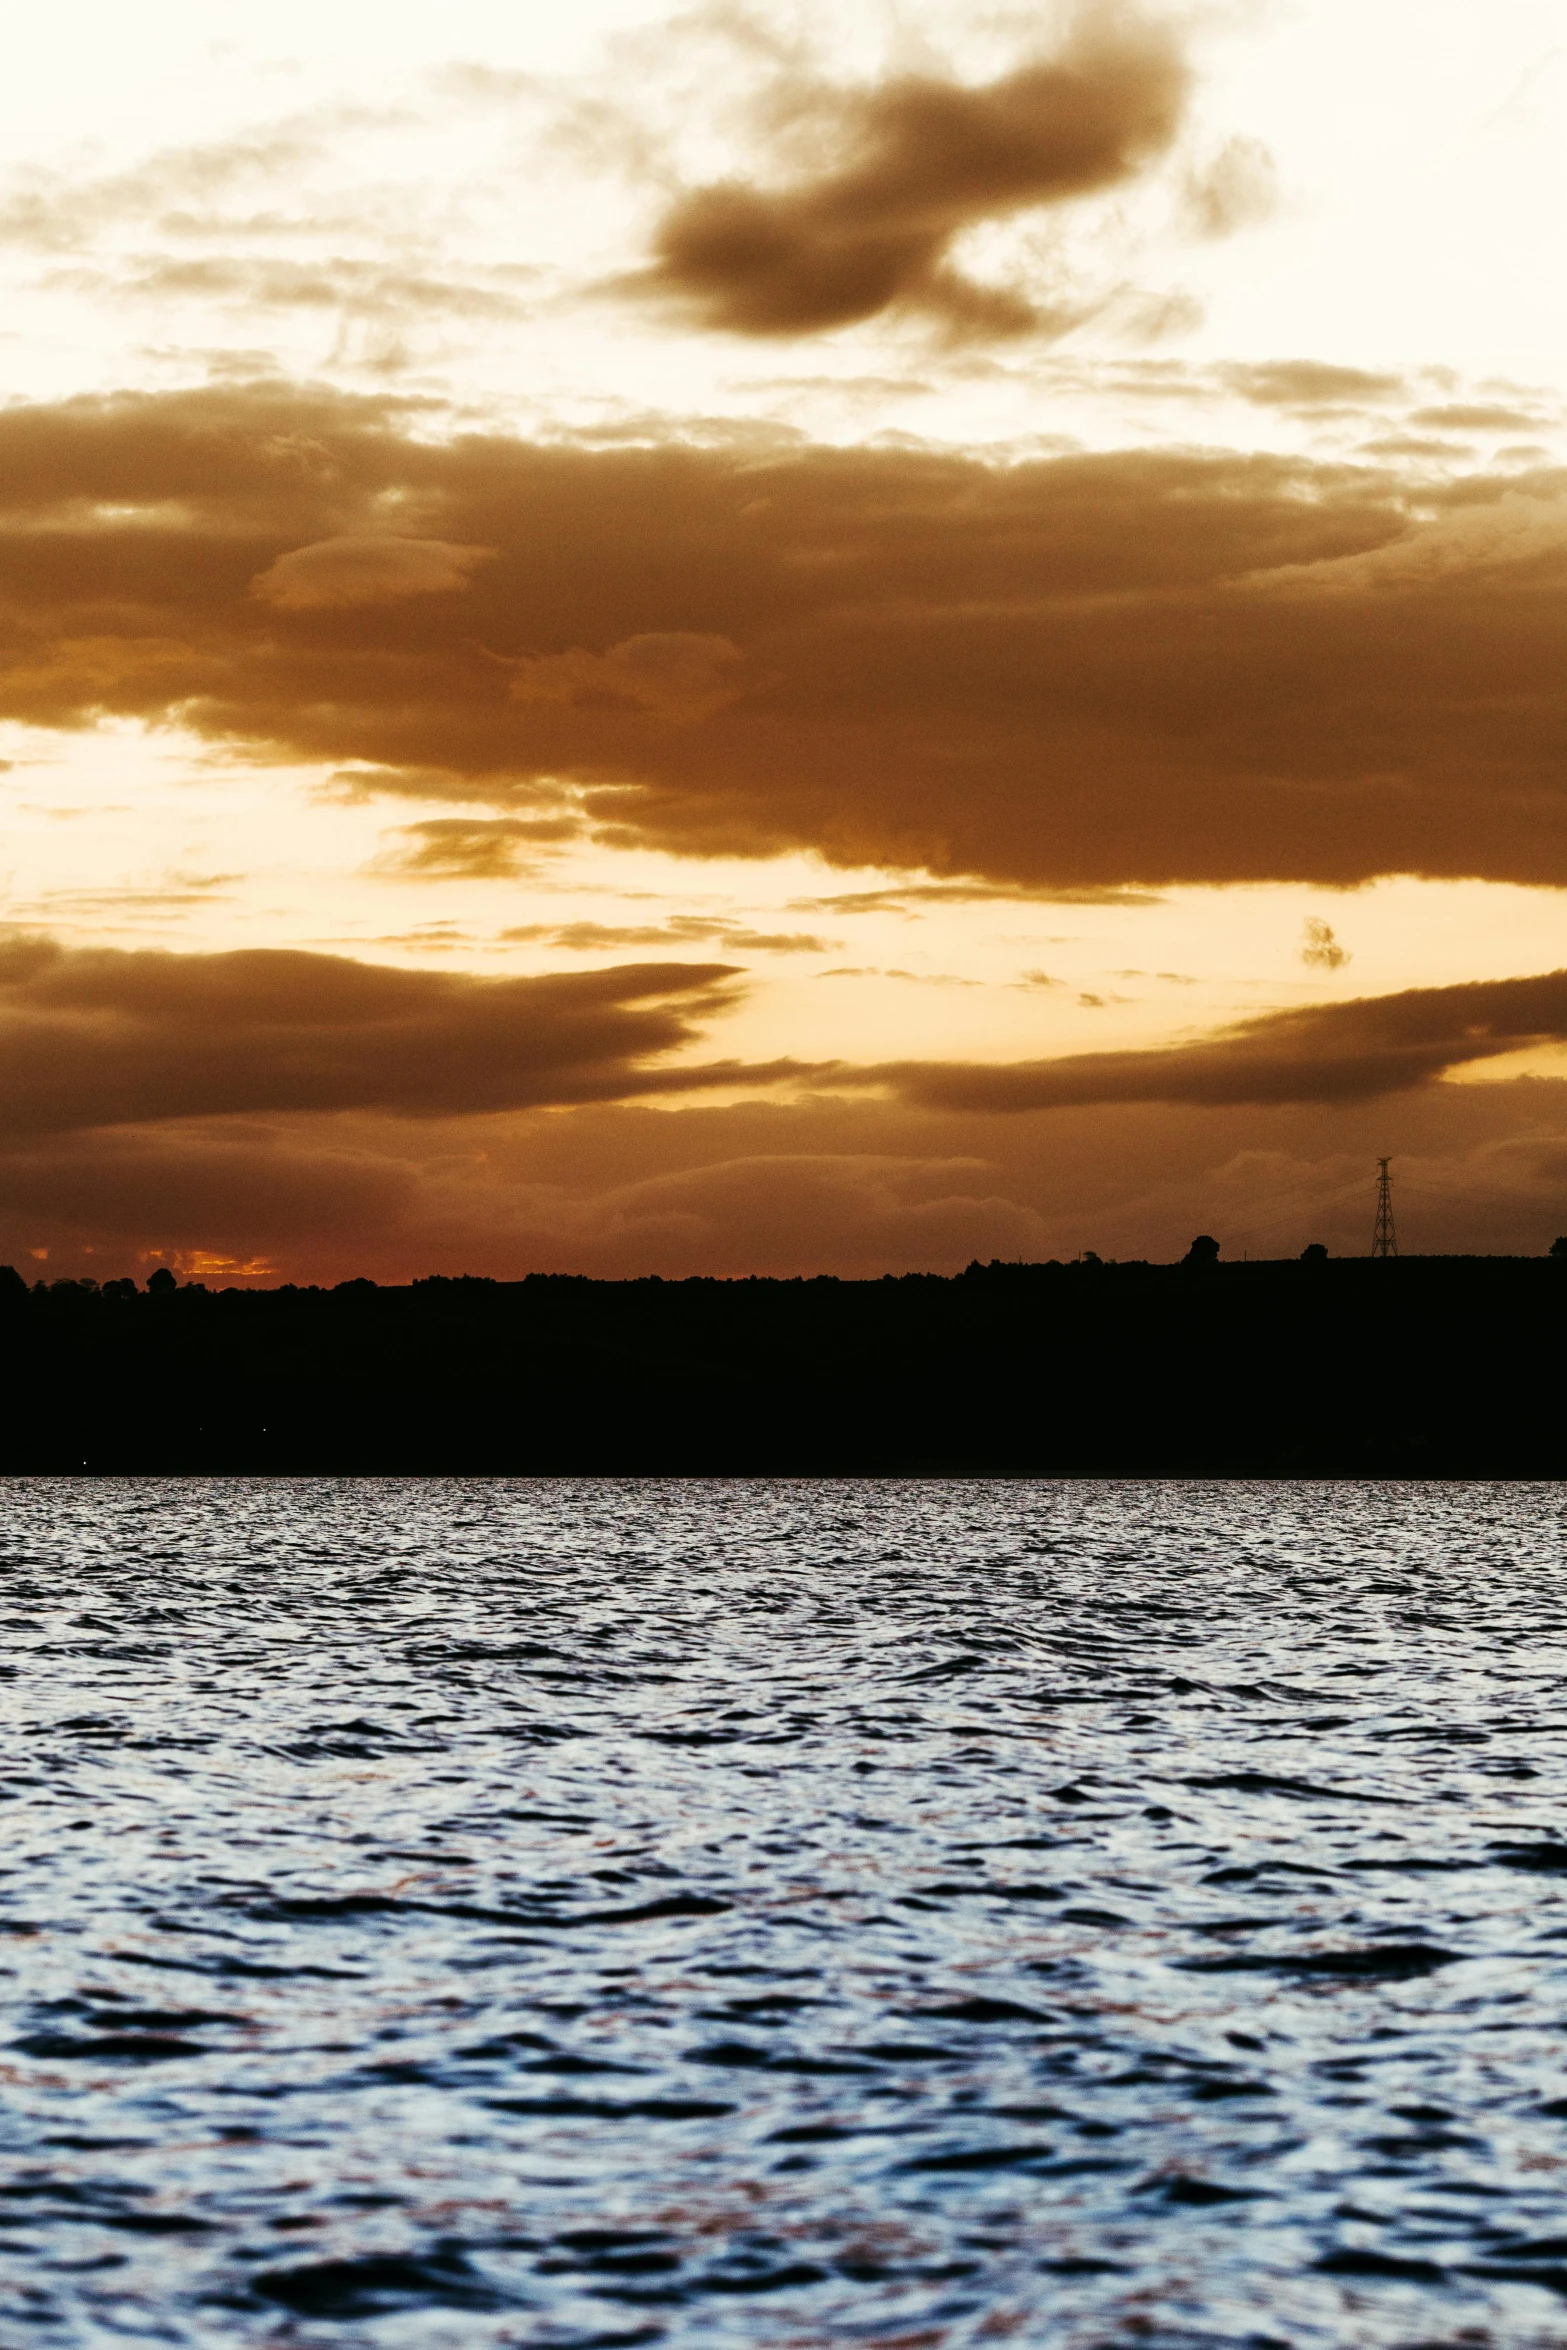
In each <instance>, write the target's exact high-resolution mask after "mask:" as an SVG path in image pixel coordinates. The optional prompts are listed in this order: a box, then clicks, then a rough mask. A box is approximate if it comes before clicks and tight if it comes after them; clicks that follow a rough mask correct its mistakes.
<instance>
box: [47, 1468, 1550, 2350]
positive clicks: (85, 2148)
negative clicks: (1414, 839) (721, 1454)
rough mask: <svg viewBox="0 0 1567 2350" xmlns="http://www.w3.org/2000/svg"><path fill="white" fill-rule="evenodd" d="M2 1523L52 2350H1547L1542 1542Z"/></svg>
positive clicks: (1518, 1536)
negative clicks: (1364, 2349)
mask: <svg viewBox="0 0 1567 2350" xmlns="http://www.w3.org/2000/svg"><path fill="white" fill-rule="evenodd" d="M0 1491H3V1510H0V1620H3V1626H4V1643H3V1649H0V1668H3V1674H4V1678H3V1680H0V1705H3V1709H4V1719H5V1738H4V1751H3V1784H0V1794H3V1796H4V1798H5V1803H4V1809H3V1812H0V1821H3V1825H4V1837H3V1842H0V1968H3V1975H0V1986H3V2000H4V2010H5V2014H4V2029H3V2032H0V2082H3V2092H0V2342H3V2343H4V2344H5V2346H6V2350H11V2346H12V2345H19V2344H22V2343H24V2342H25V2343H31V2342H38V2343H42V2344H53V2343H59V2344H62V2345H66V2344H68V2345H77V2344H82V2345H86V2344H95V2345H96V2344H99V2343H107V2342H111V2341H112V2342H116V2343H118V2342H123V2341H126V2340H131V2341H148V2342H168V2343H178V2344H200V2345H208V2344H210V2345H214V2346H217V2345H233V2344H248V2343H254V2342H282V2343H288V2344H298V2345H305V2346H309V2345H318V2344H334V2345H335V2344H349V2343H360V2344H364V2345H365V2346H366V2350H416V2346H417V2350H427V2346H428V2350H436V2346H440V2350H488V2346H490V2345H492V2344H502V2343H507V2344H526V2345H529V2346H530V2350H535V2346H536V2350H568V2346H569V2350H587V2346H588V2345H596V2346H603V2350H610V2346H612V2345H613V2346H620V2345H633V2344H666V2345H669V2346H670V2350H686V2346H687V2345H693V2346H694V2345H696V2344H699V2343H700V2344H712V2345H714V2346H715V2350H717V2346H720V2345H725V2346H727V2345H733V2346H735V2350H741V2346H744V2350H753V2346H754V2350H815V2346H818V2345H828V2344H832V2345H837V2344H860V2343H864V2344H867V2345H874V2346H876V2350H960V2346H961V2350H968V2346H970V2345H972V2346H974V2350H980V2346H981V2345H990V2344H997V2343H1005V2342H1008V2341H1013V2342H1018V2343H1024V2344H1043V2343H1048V2344H1049V2345H1051V2350H1123V2346H1129V2345H1133V2344H1138V2345H1153V2346H1155V2350H1158V2346H1162V2345H1168V2346H1170V2350H1174V2346H1175V2345H1178V2344H1186V2345H1195V2344H1218V2343H1224V2344H1253V2345H1263V2344H1283V2345H1289V2346H1291V2350H1294V2346H1295V2345H1322V2346H1324V2350H1345V2346H1354V2345H1367V2346H1371V2345H1376V2346H1382V2345H1387V2346H1389V2350H1391V2346H1394V2345H1397V2346H1399V2350H1413V2346H1415V2345H1421V2346H1423V2350H1430V2346H1432V2345H1437V2344H1442V2345H1446V2344H1452V2345H1455V2346H1456V2345H1460V2344H1462V2345H1485V2344H1505V2345H1525V2344H1529V2345H1534V2344H1539V2345H1546V2344H1551V2345H1558V2346H1559V2345H1560V2344H1562V2343H1563V2342H1564V2341H1567V2208H1564V2200H1563V2186H1564V2181H1567V1898H1564V1889H1567V1619H1564V1602H1567V1565H1564V1558H1563V1532H1564V1517H1567V1503H1564V1495H1563V1490H1562V1489H1561V1488H1559V1487H1555V1486H1524V1485H1473V1486H1463V1485H1455V1486H1444V1485H1427V1486H1398V1485H1388V1486H1369V1485H1342V1486H1334V1485H1228V1486H1226V1485H1182V1484H1162V1485H1147V1484H1102V1485H1094V1484H1032V1483H968V1484H965V1483H950V1484H942V1483H924V1482H920V1483H890V1482H889V1483H866V1484H856V1483H841V1484H839V1483H786V1482H781V1483H755V1484H750V1483H737V1484H700V1483H690V1484H686V1483H672V1484H658V1483H639V1482H632V1483H617V1482H603V1483H595V1482H568V1483H556V1484H550V1483H545V1484H530V1483H510V1482H488V1481H473V1482H452V1483H439V1482H431V1483H414V1482H399V1481H386V1482H376V1481H367V1482H343V1483H333V1482H329V1481H322V1482H307V1481H275V1482H268V1481H255V1482H246V1481H232V1482H210V1483H209V1482H202V1481H175V1480H171V1481H162V1482H157V1481H150V1480H149V1481H147V1482H135V1481H107V1480H105V1481H97V1480H88V1479H82V1480H81V1481H79V1482H78V1481H70V1480H48V1481H43V1480H40V1481H35V1482H29V1481H12V1482H11V1483H9V1484H7V1485H6V1486H4V1487H3V1489H0Z"/></svg>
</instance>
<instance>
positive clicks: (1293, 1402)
mask: <svg viewBox="0 0 1567 2350" xmlns="http://www.w3.org/2000/svg"><path fill="white" fill-rule="evenodd" d="M1564 1322H1567V1262H1564V1261H1550V1260H1542V1259H1540V1258H1508V1257H1431V1258H1411V1257H1405V1258H1402V1259H1400V1260H1398V1261H1396V1262H1392V1263H1374V1262H1372V1261H1370V1260H1367V1259H1345V1260H1341V1261H1336V1262H1329V1263H1323V1264H1302V1263H1296V1262H1293V1261H1292V1262H1289V1263H1282V1264H1242V1265H1227V1264H1212V1265H1208V1264H1204V1265H1144V1264H1131V1265H1127V1264H1123V1265H1094V1264H1085V1265H1077V1264H1074V1265H1006V1264H991V1265H988V1266H980V1265H972V1266H970V1267H969V1269H968V1271H967V1273H964V1274H960V1275H958V1276H957V1277H956V1278H954V1279H950V1280H948V1279H943V1278H940V1277H938V1276H935V1275H929V1274H910V1275H907V1276H905V1277H903V1278H901V1279H891V1278H888V1279H884V1280H880V1281H838V1280H833V1279H829V1278H822V1279H818V1280H810V1281H764V1280H752V1281H714V1280H689V1281H660V1280H657V1279H652V1280H643V1281H590V1280H584V1279H578V1278H574V1277H571V1276H565V1275H539V1274H535V1275H532V1276H530V1277H529V1278H528V1279H527V1280H525V1281H519V1282H491V1281H484V1280H471V1279H470V1280H447V1279H443V1278H439V1277H438V1278H436V1279H433V1280H429V1281H419V1282H415V1283H414V1284H413V1285H412V1286H411V1287H408V1288H386V1289H378V1288H376V1287H374V1286H373V1285H371V1284H369V1283H366V1282H357V1283H356V1282H349V1283H345V1284H344V1285H343V1286H342V1287H340V1288H337V1289H334V1290H299V1289H292V1288H285V1289H281V1290H259V1291H258V1290H249V1291H240V1290H234V1289H229V1290H224V1291H222V1292H221V1293H216V1294H214V1293H209V1292H208V1291H206V1290H203V1289H201V1288H198V1287H186V1288H183V1289H176V1288H172V1287H170V1288H168V1289H166V1290H164V1291H163V1293H162V1294H156V1295H148V1294H147V1293H145V1292H143V1291H137V1290H135V1289H134V1288H133V1287H132V1285H131V1284H129V1283H120V1284H110V1285H108V1288H107V1289H106V1290H105V1291H104V1292H95V1291H92V1290H90V1289H82V1288H76V1287H70V1286H68V1285H63V1284H62V1285H57V1286H55V1287H52V1288H50V1289H48V1290H41V1289H35V1290H27V1289H26V1288H25V1287H24V1286H23V1285H22V1283H21V1282H20V1281H18V1280H16V1279H15V1277H14V1276H13V1277H12V1279H11V1280H10V1281H6V1280H5V1278H4V1276H3V1273H0V1345H3V1347H4V1353H5V1361H6V1365H7V1371H8V1377H7V1381H6V1403H5V1412H4V1427H3V1432H0V1469H3V1470H5V1471H7V1472H13V1473H14V1472H29V1471H30V1472H40V1471H78V1472H79V1471H81V1470H82V1469H91V1470H96V1471H124V1472H162V1471H191V1472H198V1471H210V1472H227V1471H249V1472H258V1473H288V1472H299V1473H304V1472H317V1473H341V1474H345V1475H347V1474H355V1473H361V1472H383V1473H398V1472H402V1473H412V1472H431V1473H439V1472H454V1473H455V1472H470V1473H479V1472H496V1473H504V1474H510V1475H553V1474H567V1473H577V1472H583V1473H589V1472H591V1473H602V1474H626V1475H630V1474H637V1475H643V1474H653V1475H659V1474H662V1475H672V1476H673V1475H705V1474H711V1475H719V1474H752V1473H755V1474H777V1475H870V1474H883V1473H886V1474H899V1473H929V1474H942V1473H948V1472H951V1473H972V1474H1012V1475H1033V1474H1040V1475H1102V1476H1122V1475H1136V1476H1144V1475H1169V1476H1214V1475H1217V1476H1229V1475H1249V1476H1276V1475H1277V1476H1289V1475H1308V1476H1377V1477H1383V1476H1387V1477H1396V1476H1524V1477H1554V1476H1558V1475H1562V1474H1564V1473H1567V1425H1564V1414H1563V1393H1562V1387H1563V1382H1562V1374H1561V1368H1560V1363H1561V1341H1562V1333H1563V1325H1564Z"/></svg>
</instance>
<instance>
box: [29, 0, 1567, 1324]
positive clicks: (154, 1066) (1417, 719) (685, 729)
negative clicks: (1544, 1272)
mask: <svg viewBox="0 0 1567 2350" xmlns="http://www.w3.org/2000/svg"><path fill="white" fill-rule="evenodd" d="M0 113H3V117H4V125H5V140H4V153H5V157H6V164H5V169H4V173H3V176H0V271H3V273H4V281H3V282H4V303H3V311H0V317H3V329H0V364H3V370H4V382H5V387H6V394H7V397H6V402H5V404H4V405H3V406H0V790H3V793H4V801H5V811H6V823H5V856H4V860H3V867H0V871H3V879H4V889H5V896H6V902H5V905H4V908H3V910H0V921H3V924H4V933H3V936H0V1071H3V1083H0V1118H3V1121H4V1131H3V1135H0V1260H10V1261H13V1262H14V1263H15V1264H16V1265H17V1266H18V1267H20V1268H21V1269H23V1270H24V1271H26V1272H27V1274H28V1275H29V1277H30V1278H33V1277H38V1276H42V1277H45V1278H52V1277H57V1276H59V1275H81V1274H96V1275H98V1276H99V1277H106V1276H108V1275H109V1274H117V1273H121V1272H125V1271H130V1272H135V1273H137V1274H139V1275H144V1274H145V1273H146V1272H147V1271H149V1270H150V1269H151V1268H152V1267H153V1266H154V1265H155V1264H157V1263H159V1262H166V1263H170V1264H173V1265H174V1266H176V1268H177V1269H179V1270H180V1271H181V1272H182V1273H183V1274H185V1275H186V1276H188V1277H199V1278H203V1279H206V1280H207V1281H208V1282H209V1283H211V1284H215V1285H216V1284H221V1283H224V1282H228V1281H232V1280H239V1281H263V1282H271V1281H276V1280H282V1279H293V1280H298V1281H311V1280H317V1281H335V1280H338V1279H341V1278H343V1277H345V1276H347V1275H352V1274H360V1273H365V1274H369V1275H371V1276H373V1277H375V1278H377V1279H380V1280H386V1281H391V1280H399V1279H406V1278H408V1277H409V1276H410V1275H413V1274H417V1273H423V1272H429V1271H446V1272H461V1271H472V1272H487V1273H494V1274H498V1275H500V1276H502V1277H515V1276H517V1275H519V1274H522V1273H524V1272H527V1271H529V1270H533V1269H543V1270H565V1271H578V1272H588V1273H601V1274H611V1273H612V1274H621V1273H651V1272H658V1273H662V1274H664V1275H666V1276H669V1275H678V1274H685V1273H693V1272H700V1273H716V1274H745V1273H751V1272H756V1273H789V1274H792V1273H809V1272H816V1271H829V1272H836V1273H841V1274H845V1275H848V1274H879V1273H882V1272H885V1271H894V1272H896V1271H904V1270H924V1269H930V1270H938V1271H951V1270H955V1269H957V1268H959V1267H961V1266H962V1265H963V1264H964V1263H966V1262H967V1261H968V1259H969V1258H971V1257H973V1256H976V1255H977V1256H980V1257H983V1258H989V1257H991V1256H1002V1257H1029V1258H1041V1257H1049V1256H1060V1257H1070V1256H1073V1255H1075V1254H1076V1253H1077V1252H1078V1251H1079V1250H1081V1249H1084V1248H1093V1249H1096V1250H1098V1251H1099V1253H1100V1254H1101V1255H1104V1256H1112V1257H1133V1256H1154V1257H1167V1256H1171V1255H1174V1254H1178V1253H1180V1252H1181V1251H1182V1250H1184V1248H1185V1246H1186V1244H1187V1242H1188V1241H1189V1240H1190V1238H1191V1237H1192V1235H1193V1233H1194V1232H1197V1231H1199V1230H1206V1231H1211V1232H1213V1233H1215V1234H1217V1235H1218V1236H1219V1237H1220V1239H1221V1242H1222V1245H1223V1248H1224V1253H1225V1255H1226V1256H1231V1257H1236V1256H1240V1255H1241V1254H1242V1253H1243V1252H1247V1253H1249V1254H1251V1255H1252V1256H1268V1255H1294V1254H1296V1253H1298V1251H1299V1250H1300V1248H1301V1247H1302V1246H1303V1245H1304V1244H1305V1243H1306V1242H1308V1241H1311V1240H1323V1241H1325V1242H1327V1244H1328V1245H1329V1247H1330V1248H1331V1249H1333V1250H1334V1252H1335V1253H1338V1252H1340V1251H1343V1252H1349V1253H1364V1252H1365V1251H1366V1249H1367V1248H1368V1246H1369V1241H1370V1233H1371V1221H1372V1211H1373V1205H1374V1200H1373V1180H1374V1173H1375V1161H1376V1158H1377V1157H1378V1156H1380V1155H1381V1154H1383V1153H1389V1154H1391V1155H1392V1158H1393V1168H1394V1179H1395V1184H1396V1186H1397V1193H1396V1197H1397V1205H1398V1212H1399V1221H1400V1235H1401V1239H1402V1242H1403V1246H1404V1248H1405V1250H1406V1251H1426V1250H1429V1251H1439V1250H1448V1249H1462V1248H1478V1249H1483V1250H1497V1251H1506V1250H1514V1249H1516V1250H1522V1251H1526V1252H1531V1253H1537V1252H1539V1251H1542V1250H1544V1249H1545V1248H1546V1247H1547V1246H1548V1245H1549V1243H1550V1241H1551V1239H1552V1238H1553V1237H1554V1236H1555V1235H1556V1234H1557V1233H1558V1232H1560V1231H1564V1230H1567V971H1564V970H1563V969H1562V968H1561V967H1562V966H1564V965H1567V948H1564V942H1563V921H1562V908H1563V898H1562V892H1563V891H1564V890H1567V432H1564V413H1567V412H1564V392H1567V290H1564V279H1563V273H1562V270H1561V264H1560V253H1559V245H1560V224H1561V221H1562V219H1563V217H1564V215H1567V31H1564V29H1563V20H1562V15H1561V10H1560V6H1559V0H1550V4H1547V0H1493V4H1492V5H1490V6H1488V7H1485V8H1481V7H1478V6H1477V5H1476V4H1475V0H1420V5H1418V6H1416V5H1415V4H1414V0H1381V5H1378V6H1376V7H1367V5H1366V0H1356V4H1354V5H1351V0H1278V4H1276V5H1270V4H1268V0H1261V4H1259V5H1256V6H1248V5H1245V4H1244V0H1233V4H1232V0H1213V4H1212V5H1209V6H1194V7H1192V8H1190V9H1188V10H1184V11H1183V10H1169V9H1155V8H1149V9H1147V10H1143V9H1135V8H1133V7H1130V6H1127V7H1115V6H1107V7H1084V8H1072V7H1066V6H1063V7H1060V8H1056V9H1052V8H1048V7H1046V8H1032V9H1026V10H1025V9H1016V8H1006V7H999V8H996V9H994V10H988V11H980V10H976V9H974V8H972V7H964V8H959V7H956V6H953V5H951V4H950V0H941V4H936V0H931V4H929V5H925V4H923V0H920V4H914V5H908V6H904V5H901V4H896V0H887V4H886V5H872V4H871V0H848V4H843V0H840V4H839V5H837V6H834V7H832V8H830V9H829V8H826V7H822V8H821V9H819V10H815V9H810V8H804V7H801V8H793V7H785V6H758V7H755V8H750V7H733V8H731V7H725V6H715V7H712V8H698V9H694V10H692V11H689V12H686V13H676V14H669V13H665V12H663V11H661V10H659V9H657V8H655V7H653V6H651V5H648V4H645V0H579V4H578V5H576V6H574V7H572V8H570V9H561V8H548V9H547V8H544V7H542V6H538V5H529V4H524V5H517V4H515V0H512V4H509V5H504V6H503V5H500V4H498V0H447V4H446V5H443V6H442V7H441V8H439V9H432V8H430V7H429V6H428V5H417V6H416V5H413V4H412V0H383V4H382V5H379V6H378V7H377V8H376V9H375V10H374V11H371V10H369V9H367V8H363V7H359V6H350V5H348V4H347V0H316V4H315V5H312V6H308V7H307V6H305V5H303V4H302V0H283V4H281V5H274V6H272V7H270V8H268V9H267V10H266V11H265V12H258V11H255V10H253V9H250V8H245V9H241V8H239V7H237V6H235V5H232V0H203V5H201V6H200V7H197V6H195V5H189V6H186V5H182V4H179V0H155V4H154V6H153V7H152V8H151V10H150V11H145V12H129V11H126V10H124V9H122V8H115V9H111V8H109V7H108V6H106V5H104V4H102V0H88V4H87V5H85V6H81V7H77V8H74V9H69V10H67V9H61V10H55V11H53V12H43V13H41V14H40V15H39V16H37V17H36V18H34V19H32V20H30V21H29V23H28V24H27V26H26V28H25V29H24V30H23V31H22V32H21V33H20V35H19V36H18V38H17V40H16V41H15V43H14V44H13V47H12V52H11V55H10V59H9V69H8V72H7V75H6V77H5V80H4V83H3V86H0Z"/></svg>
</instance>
